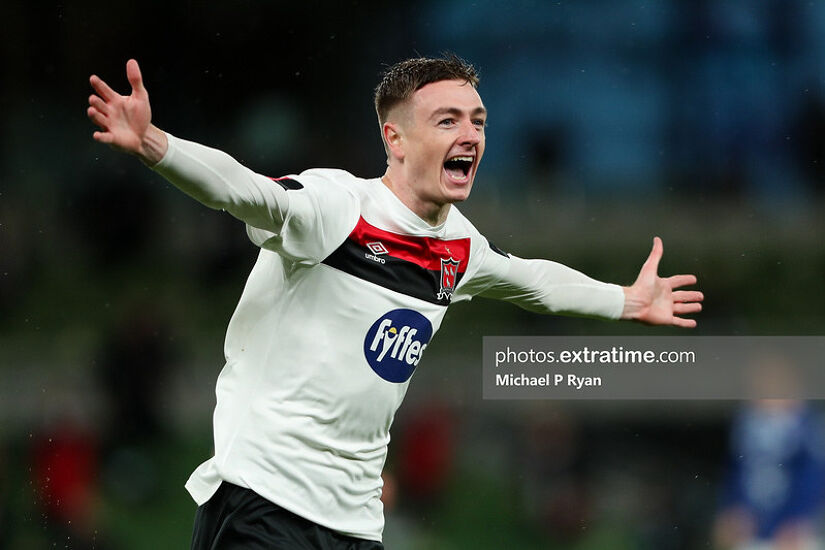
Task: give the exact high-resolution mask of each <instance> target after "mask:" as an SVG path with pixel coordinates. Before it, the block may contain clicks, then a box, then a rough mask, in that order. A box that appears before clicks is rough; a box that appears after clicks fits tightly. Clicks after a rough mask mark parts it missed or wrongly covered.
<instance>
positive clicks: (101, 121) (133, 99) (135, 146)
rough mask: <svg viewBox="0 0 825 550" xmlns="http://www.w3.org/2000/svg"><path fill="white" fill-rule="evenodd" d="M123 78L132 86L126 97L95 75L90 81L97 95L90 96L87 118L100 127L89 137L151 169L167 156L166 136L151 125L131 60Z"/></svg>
mask: <svg viewBox="0 0 825 550" xmlns="http://www.w3.org/2000/svg"><path fill="white" fill-rule="evenodd" d="M126 78H128V79H129V84H131V86H132V93H131V95H129V96H122V95H120V94H118V93H117V92H115V91H114V90H112V89H111V88H110V87H109V85H108V84H106V83H105V82H103V80H101V79H100V78H98V77H97V76H96V75H92V76H91V77H90V78H89V82H90V83H91V85H92V88H94V90H95V92H97V95H95V94H92V95H90V96H89V108H88V110H87V111H86V114H87V115H88V117H89V119H91V121H92V122H94V123H95V124H96V125H97V126H99V127H100V130H99V131H96V132H95V133H94V134H93V136H92V137H94V139H95V141H99V142H100V143H105V144H107V145H109V146H110V147H112V148H114V149H117V150H118V151H124V152H127V153H131V154H133V155H136V156H138V157H139V158H140V159H141V160H142V161H143V162H144V163H145V164H148V165H149V166H152V165H155V164H157V163H158V162H160V160H161V159H162V158H163V156H164V155H165V154H166V149H167V147H168V142H167V140H166V134H164V133H163V131H161V130H160V129H158V128H157V127H155V126H154V125H153V124H152V109H151V107H150V106H149V94H148V93H147V92H146V88H144V87H143V77H142V76H141V74H140V67H138V63H137V61H135V60H134V59H130V60H129V61H128V62H127V63H126Z"/></svg>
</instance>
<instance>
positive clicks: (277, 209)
mask: <svg viewBox="0 0 825 550" xmlns="http://www.w3.org/2000/svg"><path fill="white" fill-rule="evenodd" d="M167 138H168V142H169V149H168V150H167V152H166V155H165V156H164V157H163V159H162V160H161V161H160V162H159V163H158V164H156V165H155V166H154V167H153V169H154V170H155V171H156V172H157V173H159V174H160V175H162V176H163V177H164V178H166V179H167V180H169V181H170V182H171V183H172V184H174V185H175V186H176V187H178V188H179V189H181V190H182V191H184V192H185V193H187V194H188V195H190V196H191V197H193V198H195V199H196V200H198V201H199V202H201V203H202V204H204V205H206V206H208V207H210V208H214V209H221V210H225V211H227V212H229V213H230V214H232V215H233V216H235V217H236V218H238V219H239V220H241V221H243V222H245V223H246V224H247V234H248V235H249V238H250V239H251V240H252V242H254V243H255V244H256V245H258V246H260V247H261V248H266V249H268V250H273V251H275V252H277V253H279V254H281V255H282V256H284V257H286V258H288V259H290V260H292V261H295V262H302V263H318V262H320V261H321V260H322V259H323V258H325V257H326V256H327V255H328V254H329V253H330V252H331V251H332V250H334V249H335V248H336V247H337V246H338V245H340V244H341V242H343V240H344V239H345V238H346V236H347V235H348V234H349V231H350V230H351V229H352V227H353V226H354V225H355V223H356V222H357V219H358V202H357V198H356V197H355V195H354V193H352V192H351V191H350V190H348V189H347V187H346V184H345V183H344V182H342V181H341V180H343V179H345V178H341V177H338V178H336V177H334V175H333V174H331V173H332V172H341V173H342V174H346V172H343V171H328V170H309V171H307V172H304V173H303V174H301V175H300V176H287V177H285V178H279V179H273V178H269V177H266V176H263V175H261V174H258V173H256V172H254V171H252V170H250V169H249V168H247V167H245V166H243V165H242V164H241V163H239V162H238V161H236V160H235V159H233V158H232V157H231V156H229V155H227V154H226V153H224V152H222V151H218V150H217V149H212V148H210V147H206V146H203V145H200V144H197V143H194V142H191V141H186V140H183V139H180V138H176V137H174V136H172V135H170V134H167Z"/></svg>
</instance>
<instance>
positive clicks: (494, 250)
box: [487, 241, 510, 258]
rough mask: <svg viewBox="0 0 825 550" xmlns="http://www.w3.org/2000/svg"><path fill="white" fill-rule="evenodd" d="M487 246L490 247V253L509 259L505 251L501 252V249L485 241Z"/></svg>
mask: <svg viewBox="0 0 825 550" xmlns="http://www.w3.org/2000/svg"><path fill="white" fill-rule="evenodd" d="M487 244H488V245H490V250H492V251H493V252H495V253H496V254H501V255H502V256H504V257H505V258H509V257H510V255H509V254H508V253H506V252H505V251H503V250H502V249H500V248H499V247H497V246H496V245H494V244H493V243H492V242H490V241H487Z"/></svg>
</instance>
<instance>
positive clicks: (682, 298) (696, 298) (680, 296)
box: [671, 290, 705, 302]
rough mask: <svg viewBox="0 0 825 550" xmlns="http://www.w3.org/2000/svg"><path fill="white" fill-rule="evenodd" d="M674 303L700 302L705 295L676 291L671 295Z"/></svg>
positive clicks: (691, 291)
mask: <svg viewBox="0 0 825 550" xmlns="http://www.w3.org/2000/svg"><path fill="white" fill-rule="evenodd" d="M671 296H672V297H673V301H674V302H701V301H702V300H704V299H705V295H704V294H702V293H701V292H699V291H698V290H677V291H676V292H674V293H673V294H672V295H671Z"/></svg>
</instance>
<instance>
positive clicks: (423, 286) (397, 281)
mask: <svg viewBox="0 0 825 550" xmlns="http://www.w3.org/2000/svg"><path fill="white" fill-rule="evenodd" d="M376 258H377V260H376ZM380 260H384V263H381V261H380ZM321 263H324V264H326V265H328V266H330V267H334V268H335V269H339V270H341V271H343V272H344V273H349V274H350V275H353V276H355V277H358V278H359V279H363V280H365V281H369V282H371V283H375V284H377V285H379V286H382V287H384V288H386V289H389V290H392V291H395V292H399V293H401V294H404V295H406V296H412V297H413V298H419V299H421V300H424V301H426V302H430V303H431V304H436V305H440V306H448V305H450V300H451V299H452V293H447V295H442V297H440V298H439V296H438V294H439V290H440V289H441V272H440V271H435V270H431V269H426V268H423V267H421V266H419V265H416V264H414V263H412V262H409V261H407V260H402V259H401V258H395V257H393V256H391V255H389V254H386V255H383V254H382V255H381V256H376V255H374V254H373V253H372V252H371V251H370V250H369V249H368V248H366V247H364V246H360V245H358V244H357V243H356V242H354V241H352V240H351V239H347V240H346V241H344V244H342V245H341V246H339V247H338V249H337V250H336V251H335V252H333V253H332V254H330V255H329V256H328V257H327V258H326V259H325V260H324V261H323V262H321ZM463 277H464V273H457V274H456V279H455V285H454V287H453V288H455V287H457V286H458V283H459V281H461V279H462V278H463Z"/></svg>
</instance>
